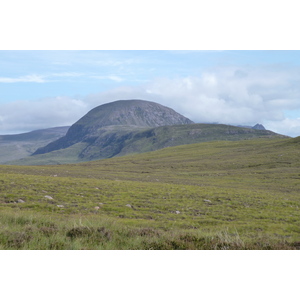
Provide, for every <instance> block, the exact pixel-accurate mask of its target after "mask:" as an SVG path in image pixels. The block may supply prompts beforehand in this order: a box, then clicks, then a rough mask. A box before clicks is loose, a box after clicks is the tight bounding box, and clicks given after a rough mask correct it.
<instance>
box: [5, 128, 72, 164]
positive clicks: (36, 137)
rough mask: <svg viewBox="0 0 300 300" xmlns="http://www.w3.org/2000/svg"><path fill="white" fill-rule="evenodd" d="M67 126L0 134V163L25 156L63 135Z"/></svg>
mask: <svg viewBox="0 0 300 300" xmlns="http://www.w3.org/2000/svg"><path fill="white" fill-rule="evenodd" d="M68 129H69V127H67V126H65V127H55V128H48V129H41V130H35V131H31V132H28V133H21V134H10V135H0V149H1V151H0V163H4V162H7V161H10V160H15V159H20V158H23V157H27V156H29V155H31V154H32V153H33V152H35V151H36V150H37V149H38V148H39V147H42V146H45V145H47V144H49V143H50V142H52V141H54V140H57V139H58V138H60V137H62V136H64V135H65V134H66V132H67V131H68Z"/></svg>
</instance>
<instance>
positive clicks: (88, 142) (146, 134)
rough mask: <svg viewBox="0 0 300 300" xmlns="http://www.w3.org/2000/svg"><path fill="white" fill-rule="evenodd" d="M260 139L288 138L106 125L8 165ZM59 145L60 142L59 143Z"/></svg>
mask: <svg viewBox="0 0 300 300" xmlns="http://www.w3.org/2000/svg"><path fill="white" fill-rule="evenodd" d="M257 138H286V137H284V136H282V135H279V134H276V133H274V132H272V131H268V130H255V129H251V128H241V127H235V126H230V125H219V124H190V125H173V126H160V127H156V128H150V129H149V128H148V129H145V128H138V127H133V126H106V127H103V128H101V130H98V131H97V137H95V138H92V137H91V136H88V137H87V138H85V139H84V140H83V141H81V142H78V143H75V144H73V145H72V146H69V147H67V148H65V149H60V150H56V151H51V152H49V153H45V154H39V155H34V156H31V157H27V158H24V159H21V160H17V161H12V162H9V164H17V165H46V164H64V163H77V162H82V161H90V160H97V159H104V158H110V157H115V156H124V155H128V154H136V153H144V152H148V151H155V150H158V149H162V148H166V147H173V146H178V145H187V144H195V143H200V142H208V141H222V140H225V141H238V140H250V139H257ZM56 142H59V140H58V141H56ZM56 142H54V144H55V143H56ZM52 144H53V143H52ZM50 145H51V144H50ZM47 147H48V146H46V148H47Z"/></svg>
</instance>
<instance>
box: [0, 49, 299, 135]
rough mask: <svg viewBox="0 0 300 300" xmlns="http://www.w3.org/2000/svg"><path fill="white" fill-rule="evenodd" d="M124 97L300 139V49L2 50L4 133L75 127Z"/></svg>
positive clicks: (0, 120)
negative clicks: (96, 110)
mask: <svg viewBox="0 0 300 300" xmlns="http://www.w3.org/2000/svg"><path fill="white" fill-rule="evenodd" d="M126 99H142V100H148V101H154V102H157V103H160V104H162V105H165V106H168V107H171V108H173V109H174V110H176V111H177V112H179V113H181V114H183V115H184V116H186V117H188V118H190V119H191V120H193V121H194V122H197V123H202V122H203V123H220V124H232V125H247V126H253V125H255V124H256V123H260V124H263V125H264V126H265V127H266V128H267V129H269V130H272V131H275V132H277V133H280V134H284V135H288V136H291V137H295V136H299V135H300V51H297V50H291V51H288V50H278V51H275V50H261V51H260V50H257V51H254V50H249V51H246V50H236V51H231V50H225V51H222V50H216V51H209V50H202V51H201V50H199V51H197V50H191V51H189V50H178V51H176V50H78V51H77V50H48V51H47V50H1V51H0V134H13V133H21V132H28V131H32V130H36V129H42V128H49V127H56V126H67V125H72V124H73V123H74V122H76V121H77V120H78V119H79V118H81V117H82V116H83V115H84V114H86V113H87V112H88V111H89V110H91V109H92V108H94V107H96V106H98V105H101V104H104V103H108V102H112V101H115V100H126Z"/></svg>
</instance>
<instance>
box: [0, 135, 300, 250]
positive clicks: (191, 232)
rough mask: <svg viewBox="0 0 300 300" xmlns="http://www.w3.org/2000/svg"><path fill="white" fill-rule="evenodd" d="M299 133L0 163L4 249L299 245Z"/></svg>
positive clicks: (1, 245)
mask: <svg viewBox="0 0 300 300" xmlns="http://www.w3.org/2000/svg"><path fill="white" fill-rule="evenodd" d="M299 167H300V138H299V137H298V138H287V137H282V136H273V137H265V138H264V137H257V138H252V139H244V140H237V141H226V140H223V141H206V142H202V143H194V144H189V145H181V146H174V147H166V148H163V149H160V150H157V151H152V152H146V153H140V154H127V155H126V156H122V157H113V158H108V159H102V160H95V161H89V162H82V163H77V164H64V165H38V166H20V165H2V166H0V183H1V185H0V216H1V217H0V249H166V250H171V249H176V250H184V249H209V250H211V249H226V250H227V249H240V250H244V249H299V248H300V218H299V217H300V210H299V205H300V202H299V201H300V200H299V192H300V188H299V187H300V185H299V183H300V172H299Z"/></svg>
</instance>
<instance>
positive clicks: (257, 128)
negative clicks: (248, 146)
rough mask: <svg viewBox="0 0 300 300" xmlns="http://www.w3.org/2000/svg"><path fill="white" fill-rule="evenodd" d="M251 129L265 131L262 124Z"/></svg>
mask: <svg viewBox="0 0 300 300" xmlns="http://www.w3.org/2000/svg"><path fill="white" fill-rule="evenodd" d="M252 128H253V129H256V130H266V128H265V127H264V126H263V125H262V124H256V125H254V126H253V127H252Z"/></svg>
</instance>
